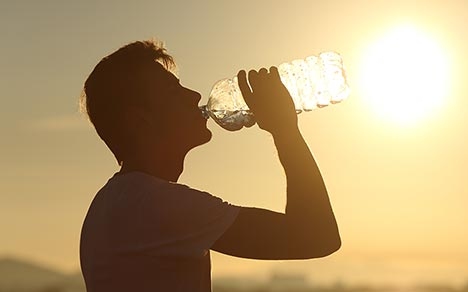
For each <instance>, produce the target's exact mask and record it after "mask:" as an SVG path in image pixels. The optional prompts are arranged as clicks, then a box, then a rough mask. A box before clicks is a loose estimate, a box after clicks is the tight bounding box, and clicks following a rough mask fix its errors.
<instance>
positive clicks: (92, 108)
mask: <svg viewBox="0 0 468 292" xmlns="http://www.w3.org/2000/svg"><path fill="white" fill-rule="evenodd" d="M155 62H158V63H160V64H161V65H162V66H163V68H164V69H166V70H167V71H169V72H171V73H173V74H176V65H175V62H174V59H173V57H172V56H170V55H169V54H167V52H166V49H165V48H164V44H163V43H162V42H160V41H157V40H144V41H136V42H133V43H130V44H127V45H125V46H123V47H121V48H120V49H118V50H117V51H115V52H114V53H112V54H110V55H108V56H106V57H104V58H103V59H102V60H101V61H100V62H99V63H98V64H97V65H96V67H95V68H94V69H93V71H92V72H91V74H90V75H89V76H88V78H87V79H86V81H85V84H84V88H83V92H82V94H81V97H80V109H81V111H82V112H84V113H86V114H87V116H88V118H89V120H90V122H91V123H92V124H93V126H94V128H95V129H96V132H97V134H98V135H99V137H100V138H101V139H102V140H103V141H104V143H105V144H106V145H107V147H109V149H110V150H111V151H112V153H113V154H114V156H115V158H116V160H117V163H118V164H119V165H122V161H123V155H124V152H125V139H123V137H122V128H123V127H124V125H122V123H121V120H122V119H121V117H122V113H124V112H125V109H126V108H127V107H128V106H129V105H143V103H144V100H145V98H144V97H145V93H146V92H145V81H146V83H147V80H145V75H144V74H145V73H146V74H147V72H148V69H150V68H154V63H155Z"/></svg>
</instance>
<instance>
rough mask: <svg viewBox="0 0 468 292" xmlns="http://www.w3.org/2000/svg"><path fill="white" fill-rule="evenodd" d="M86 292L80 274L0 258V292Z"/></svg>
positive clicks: (28, 262)
mask: <svg viewBox="0 0 468 292" xmlns="http://www.w3.org/2000/svg"><path fill="white" fill-rule="evenodd" d="M4 291H5V292H6V291H8V292H85V291H86V289H85V285H84V281H83V277H82V275H81V273H80V272H77V273H74V274H65V273H63V272H59V271H57V270H53V269H50V268H45V267H43V266H41V265H39V264H35V263H32V262H30V261H25V260H21V259H18V258H14V257H2V258H0V292H4Z"/></svg>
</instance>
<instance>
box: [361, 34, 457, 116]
mask: <svg viewBox="0 0 468 292" xmlns="http://www.w3.org/2000/svg"><path fill="white" fill-rule="evenodd" d="M448 73H449V68H448V60H447V54H446V53H445V52H444V51H443V50H442V48H441V46H440V45H439V43H438V42H437V41H436V39H435V38H433V37H431V36H430V35H427V34H426V33H424V32H423V31H421V30H418V29H417V28H415V27H414V26H410V25H404V26H400V27H396V28H394V29H392V30H390V31H389V32H388V33H386V34H385V35H383V37H381V38H380V39H378V40H376V41H375V43H373V44H372V45H371V46H370V47H369V49H368V50H367V51H365V53H364V55H363V64H362V73H361V77H360V83H361V84H360V85H361V87H362V90H363V93H364V97H365V98H366V99H367V102H368V103H369V104H370V105H371V106H372V108H373V109H374V110H375V111H376V112H377V113H378V114H379V115H380V116H382V117H385V118H386V119H389V120H390V121H393V122H396V123H399V124H402V125H408V124H414V123H415V122H417V121H420V120H422V119H423V118H424V117H427V116H428V115H430V114H432V113H435V112H436V111H437V110H438V109H439V108H440V107H441V106H442V105H443V103H444V99H445V98H446V96H447V91H448V85H449V84H448V83H449V76H448V75H449V74H448Z"/></svg>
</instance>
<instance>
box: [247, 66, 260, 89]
mask: <svg viewBox="0 0 468 292" xmlns="http://www.w3.org/2000/svg"><path fill="white" fill-rule="evenodd" d="M258 79H259V76H258V73H257V71H255V70H250V71H249V84H250V88H252V92H254V91H255V87H256V86H257V84H258Z"/></svg>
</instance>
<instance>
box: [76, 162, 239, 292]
mask: <svg viewBox="0 0 468 292" xmlns="http://www.w3.org/2000/svg"><path fill="white" fill-rule="evenodd" d="M238 212H239V207H236V206H233V205H230V204H229V203H227V202H223V201H222V200H221V199H220V198H217V197H214V196H212V195H210V194H208V193H206V192H201V191H198V190H195V189H191V188H189V187H187V186H185V185H182V184H178V183H171V182H167V181H165V180H162V179H159V178H156V177H154V176H151V175H149V174H145V173H142V172H136V171H135V172H129V173H125V174H115V175H114V176H113V177H112V178H111V179H109V181H108V182H107V184H106V185H104V187H103V188H102V189H101V190H100V191H99V192H98V193H97V194H96V196H95V197H94V199H93V202H92V203H91V206H90V207H89V210H88V213H87V215H86V218H85V220H84V223H83V227H82V230H81V240H80V260H81V270H82V272H83V276H84V279H85V282H86V288H87V291H88V292H107V291H113V292H117V291H129V292H130V291H131V292H147V291H148V292H149V291H151V292H156V291H184V292H195V291H203V292H206V291H211V275H210V274H211V271H210V270H211V265H210V251H209V249H210V248H211V246H212V245H213V243H214V242H215V241H216V240H217V239H218V238H219V237H220V236H221V235H222V234H223V233H224V232H225V231H226V229H227V228H228V227H229V226H230V225H231V224H232V223H233V222H234V220H235V218H236V216H237V214H238Z"/></svg>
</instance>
